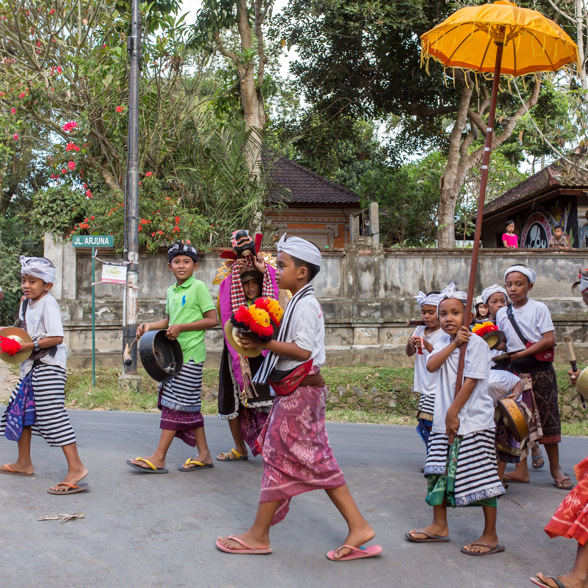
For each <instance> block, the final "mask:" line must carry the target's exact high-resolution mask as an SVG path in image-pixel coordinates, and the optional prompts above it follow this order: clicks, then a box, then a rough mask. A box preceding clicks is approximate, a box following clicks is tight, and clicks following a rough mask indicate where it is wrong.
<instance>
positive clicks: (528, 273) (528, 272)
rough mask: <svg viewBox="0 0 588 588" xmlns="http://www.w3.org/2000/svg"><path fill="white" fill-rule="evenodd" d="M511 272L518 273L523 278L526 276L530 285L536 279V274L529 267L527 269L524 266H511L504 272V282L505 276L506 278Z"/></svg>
mask: <svg viewBox="0 0 588 588" xmlns="http://www.w3.org/2000/svg"><path fill="white" fill-rule="evenodd" d="M512 272H520V273H521V274H523V275H524V276H527V278H529V283H530V284H534V283H535V280H536V279H537V274H536V273H535V270H533V269H531V268H530V267H527V266H526V265H511V266H510V267H509V268H508V269H507V270H506V271H505V272H504V280H505V281H506V276H508V274H511V273H512Z"/></svg>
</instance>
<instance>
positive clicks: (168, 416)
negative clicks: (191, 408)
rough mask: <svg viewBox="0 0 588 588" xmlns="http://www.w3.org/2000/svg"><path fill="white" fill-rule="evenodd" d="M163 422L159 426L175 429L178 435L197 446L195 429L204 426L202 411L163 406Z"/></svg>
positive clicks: (188, 443) (190, 444)
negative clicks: (185, 410) (186, 410)
mask: <svg viewBox="0 0 588 588" xmlns="http://www.w3.org/2000/svg"><path fill="white" fill-rule="evenodd" d="M160 408H161V422H160V425H159V427H160V428H161V429H164V430H167V431H175V432H176V435H175V436H176V437H177V438H178V439H181V440H182V441H183V442H184V443H186V444H187V445H189V446H190V447H196V437H195V435H194V430H195V429H199V428H200V427H203V426H204V417H203V416H202V413H201V412H181V411H179V410H173V408H167V407H166V406H161V407H160Z"/></svg>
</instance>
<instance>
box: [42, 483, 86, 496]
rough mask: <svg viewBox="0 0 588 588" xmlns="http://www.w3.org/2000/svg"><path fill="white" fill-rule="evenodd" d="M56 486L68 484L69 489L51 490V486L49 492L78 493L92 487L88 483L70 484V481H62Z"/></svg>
mask: <svg viewBox="0 0 588 588" xmlns="http://www.w3.org/2000/svg"><path fill="white" fill-rule="evenodd" d="M55 486H67V487H68V489H67V490H63V491H61V490H51V488H49V490H47V492H49V494H59V495H61V494H77V493H78V492H85V491H86V490H88V489H89V488H90V486H89V485H88V484H79V485H78V484H69V483H68V482H60V483H59V484H56V485H55Z"/></svg>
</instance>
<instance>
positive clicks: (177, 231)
mask: <svg viewBox="0 0 588 588" xmlns="http://www.w3.org/2000/svg"><path fill="white" fill-rule="evenodd" d="M173 232H174V233H179V232H180V227H178V225H176V226H175V227H174V230H173Z"/></svg>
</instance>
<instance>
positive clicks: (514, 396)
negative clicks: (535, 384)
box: [505, 390, 523, 402]
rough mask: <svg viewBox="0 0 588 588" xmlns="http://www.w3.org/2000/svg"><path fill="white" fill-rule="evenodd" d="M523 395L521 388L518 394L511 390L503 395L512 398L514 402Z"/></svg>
mask: <svg viewBox="0 0 588 588" xmlns="http://www.w3.org/2000/svg"><path fill="white" fill-rule="evenodd" d="M522 395H523V391H522V390H521V392H520V393H519V394H517V393H516V392H511V393H510V394H509V395H508V396H505V398H512V399H513V400H514V401H515V402H518V400H519V398H520V397H521V396H522Z"/></svg>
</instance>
